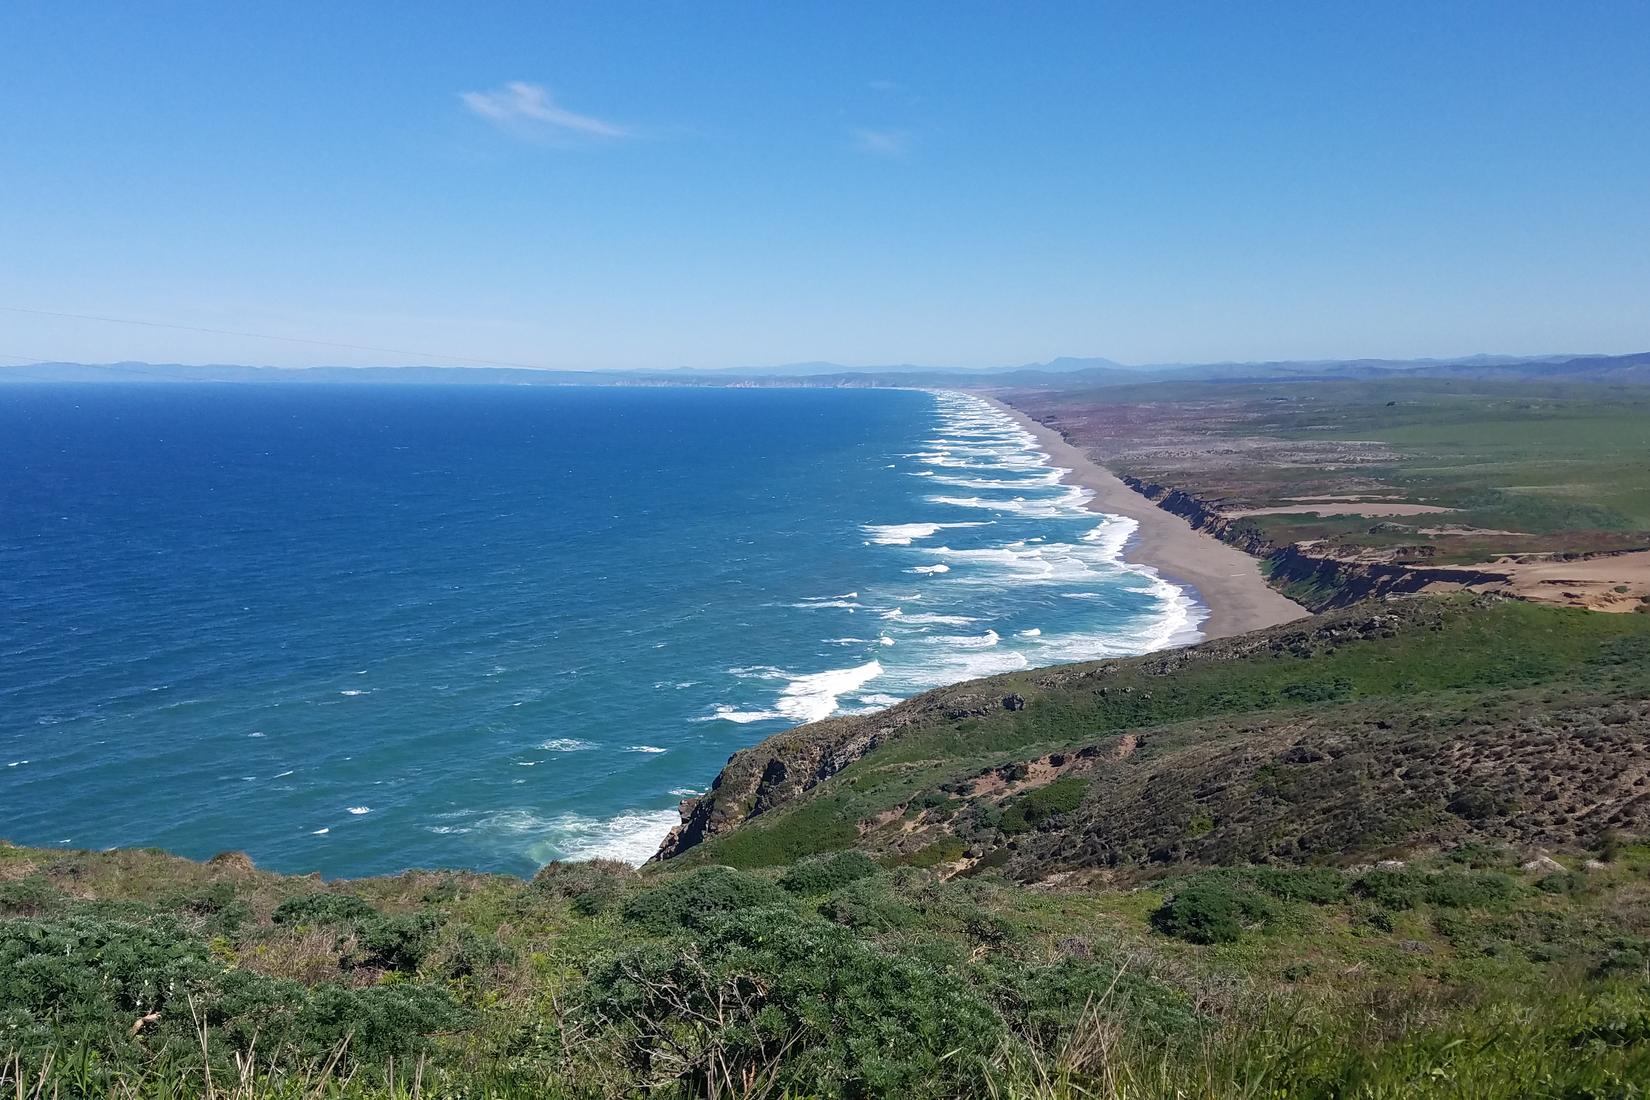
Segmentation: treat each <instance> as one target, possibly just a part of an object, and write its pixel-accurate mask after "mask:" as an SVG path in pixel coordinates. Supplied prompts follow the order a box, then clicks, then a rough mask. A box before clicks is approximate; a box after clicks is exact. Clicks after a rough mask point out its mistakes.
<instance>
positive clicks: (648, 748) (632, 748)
mask: <svg viewBox="0 0 1650 1100" xmlns="http://www.w3.org/2000/svg"><path fill="white" fill-rule="evenodd" d="M624 751H625V752H645V753H661V752H669V751H670V750H669V749H661V748H660V747H659V746H657V745H628V746H626V747H625V750H624Z"/></svg>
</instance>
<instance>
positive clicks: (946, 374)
mask: <svg viewBox="0 0 1650 1100" xmlns="http://www.w3.org/2000/svg"><path fill="white" fill-rule="evenodd" d="M1289 378H1299V379H1302V380H1311V379H1357V378H1364V379H1379V378H1483V379H1505V380H1508V381H1517V380H1535V379H1558V378H1561V379H1564V380H1566V381H1592V382H1609V383H1617V384H1633V385H1638V384H1650V351H1644V352H1635V353H1632V354H1629V355H1551V356H1533V357H1517V356H1505V355H1470V356H1464V357H1461V358H1456V359H1322V360H1280V361H1270V362H1255V363H1162V364H1150V365H1145V366H1128V365H1125V364H1122V363H1118V362H1115V361H1113V360H1110V359H1101V358H1094V357H1088V358H1074V357H1069V356H1062V357H1060V358H1056V359H1051V360H1049V361H1047V362H1045V363H1027V364H1023V365H1021V366H1005V367H943V366H932V367H924V366H915V365H912V364H908V363H907V364H897V365H887V366H871V367H845V366H842V365H840V364H837V363H827V362H804V363H786V364H781V365H778V366H767V367H730V368H720V369H710V370H700V369H693V368H688V367H677V368H674V369H669V370H618V371H610V370H589V371H577V370H534V369H530V368H523V367H437V366H422V365H412V366H400V367H330V366H325V367H307V368H289V367H257V366H246V365H242V364H234V363H221V364H184V363H139V362H124V363H96V364H88V363H67V362H63V363H31V364H26V365H22V366H0V383H6V382H13V383H20V382H125V383H132V382H154V383H158V382H174V383H175V382H243V383H244V382H264V383H291V382H304V383H356V384H361V383H378V384H382V383H398V384H403V385H405V384H413V385H450V384H463V385H509V386H572V385H581V386H590V385H597V386H621V385H630V386H634V385H714V386H726V385H763V384H770V385H799V384H800V385H814V386H889V385H893V386H948V385H993V384H998V383H1005V384H1006V383H1012V384H1013V385H1015V386H1017V387H1021V388H1025V387H1068V386H1071V385H1074V384H1083V385H1091V386H1112V385H1132V384H1135V383H1140V382H1181V381H1187V382H1191V381H1196V382H1255V381H1274V380H1278V379H1289Z"/></svg>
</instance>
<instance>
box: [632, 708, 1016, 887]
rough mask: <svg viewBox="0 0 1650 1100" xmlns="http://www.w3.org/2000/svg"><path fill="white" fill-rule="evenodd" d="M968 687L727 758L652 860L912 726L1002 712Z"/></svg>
mask: <svg viewBox="0 0 1650 1100" xmlns="http://www.w3.org/2000/svg"><path fill="white" fill-rule="evenodd" d="M974 686H976V687H977V685H974ZM969 687H970V685H967V684H964V685H960V688H961V690H949V689H942V690H940V691H934V692H929V693H927V694H925V695H919V696H917V697H916V698H915V699H911V700H908V701H906V702H904V703H901V704H899V705H898V706H894V707H890V708H889V709H887V710H885V711H879V712H878V713H876V714H868V715H859V716H852V717H846V718H827V719H826V720H825V721H823V722H814V723H811V724H809V725H806V726H798V727H796V728H795V729H792V730H787V731H785V732H784V733H780V734H776V735H775V736H773V737H770V738H768V739H767V740H765V741H762V742H761V743H759V744H756V745H753V746H751V747H750V748H748V749H741V750H739V751H738V752H736V753H734V754H733V755H732V756H730V757H729V758H728V762H727V764H726V765H725V766H724V767H723V768H722V771H721V772H720V773H719V774H718V775H717V776H716V781H715V782H714V783H712V784H711V786H710V790H708V791H706V792H705V793H704V794H702V795H700V796H699V797H698V798H689V799H686V800H684V801H683V802H682V806H681V813H682V823H681V824H680V825H678V826H677V827H676V828H675V829H673V830H671V833H670V835H669V836H667V837H666V838H665V841H664V843H663V844H662V845H661V846H660V847H659V853H658V855H657V856H655V857H654V858H655V859H669V858H671V857H672V856H677V855H680V854H682V853H683V852H685V851H687V850H688V849H689V848H692V847H693V846H695V845H696V844H699V843H701V842H703V841H704V840H705V839H707V838H709V837H712V836H716V835H719V834H721V833H724V832H727V831H728V830H729V829H731V828H733V827H734V826H736V825H739V824H740V823H742V822H745V821H749V820H750V819H751V818H753V817H759V816H760V815H762V814H763V813H765V812H766V811H768V810H770V809H772V808H773V807H775V806H778V805H780V804H782V803H786V802H790V801H793V800H795V799H796V798H797V797H798V796H800V795H801V794H803V793H804V792H806V791H808V790H811V789H812V788H813V787H815V786H817V785H818V784H820V783H822V782H824V781H825V780H827V779H829V778H830V777H831V776H833V775H835V774H836V773H837V772H840V771H841V770H842V769H843V768H846V767H847V766H848V765H849V764H852V763H853V762H854V761H856V760H858V759H860V758H861V757H863V756H865V755H866V754H867V753H869V752H872V751H873V750H875V749H876V748H877V747H878V746H879V745H881V744H883V743H884V742H885V741H887V739H888V738H889V737H890V736H892V735H893V734H894V733H895V732H896V731H898V730H900V729H902V728H904V727H905V726H908V725H911V724H912V723H914V722H919V721H926V720H928V719H931V718H934V717H944V718H948V719H951V720H957V719H960V718H968V717H972V716H978V715H982V714H986V713H989V712H990V711H992V710H994V709H995V708H997V707H999V706H1006V705H1007V702H1006V700H1004V698H1003V697H1002V695H1000V694H996V695H993V694H989V693H982V692H980V691H978V690H972V691H971V690H968V688H969ZM1022 702H1023V701H1022Z"/></svg>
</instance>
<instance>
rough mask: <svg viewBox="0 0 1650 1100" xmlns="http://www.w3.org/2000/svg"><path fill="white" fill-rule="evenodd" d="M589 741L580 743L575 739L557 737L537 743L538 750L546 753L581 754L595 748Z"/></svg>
mask: <svg viewBox="0 0 1650 1100" xmlns="http://www.w3.org/2000/svg"><path fill="white" fill-rule="evenodd" d="M595 747H596V746H595V744H593V743H592V742H590V741H580V740H579V739H578V738H577V737H557V738H554V739H552V740H549V741H543V742H540V743H539V748H541V749H544V750H545V751H546V752H583V751H584V750H585V749H593V748H595Z"/></svg>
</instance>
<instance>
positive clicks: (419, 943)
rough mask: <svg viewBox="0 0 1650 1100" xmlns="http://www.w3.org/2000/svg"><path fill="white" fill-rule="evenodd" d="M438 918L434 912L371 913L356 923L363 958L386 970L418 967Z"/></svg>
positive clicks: (437, 924) (428, 951)
mask: <svg viewBox="0 0 1650 1100" xmlns="http://www.w3.org/2000/svg"><path fill="white" fill-rule="evenodd" d="M440 924H441V922H440V920H439V919H437V917H436V916H435V914H433V913H408V914H397V915H395V916H389V917H378V916H375V917H372V918H370V919H368V920H364V921H362V922H361V923H360V924H359V925H357V926H356V928H357V934H358V936H359V937H360V944H361V951H362V956H363V957H362V961H363V962H364V963H365V964H366V965H368V966H377V967H382V968H383V969H385V970H404V971H409V972H410V971H414V970H417V969H418V967H419V965H420V964H421V963H423V961H424V958H425V956H427V955H428V954H429V953H430V949H431V948H432V947H434V946H435V933H436V929H437V928H438V927H439V926H440Z"/></svg>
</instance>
